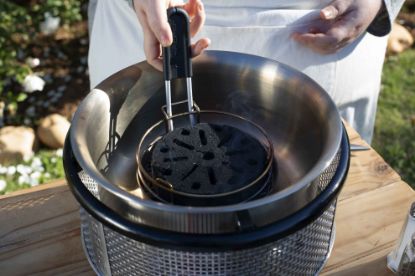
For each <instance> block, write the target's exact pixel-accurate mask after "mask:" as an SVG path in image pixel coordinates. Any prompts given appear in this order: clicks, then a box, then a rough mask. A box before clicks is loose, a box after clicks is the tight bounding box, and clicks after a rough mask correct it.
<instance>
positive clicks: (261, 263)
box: [80, 202, 336, 276]
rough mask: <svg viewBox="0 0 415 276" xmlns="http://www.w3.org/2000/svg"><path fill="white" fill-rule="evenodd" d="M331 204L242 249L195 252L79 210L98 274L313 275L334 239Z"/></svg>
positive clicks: (86, 247)
mask: <svg viewBox="0 0 415 276" xmlns="http://www.w3.org/2000/svg"><path fill="white" fill-rule="evenodd" d="M335 206H336V202H333V203H332V204H331V205H330V206H329V208H328V209H327V210H325V211H324V212H323V214H322V215H321V216H320V217H318V218H317V219H316V220H315V221H313V222H312V223H310V224H309V225H308V226H306V227H304V228H303V229H301V230H299V231H297V232H295V233H293V234H291V235H288V236H286V237H284V238H282V239H279V240H276V241H274V242H271V243H269V244H266V245H263V246H259V247H254V248H250V249H243V250H233V251H223V252H197V251H190V250H176V249H169V248H163V247H157V246H153V245H149V244H146V243H142V242H138V241H136V240H133V239H130V238H128V237H126V236H124V235H122V234H119V233H118V232H116V231H113V230H111V229H109V228H108V227H106V226H104V225H103V224H101V223H100V222H98V221H97V220H96V219H94V218H93V217H92V216H91V215H89V214H88V213H87V212H86V211H85V210H84V209H81V211H80V213H81V233H82V243H83V245H84V250H85V253H86V256H87V257H88V260H89V262H90V264H91V266H92V268H93V269H94V271H95V272H96V273H97V274H98V275H189V276H192V275H215V276H216V275H219V276H229V275H317V274H318V273H319V272H320V271H321V269H322V268H323V267H324V265H325V263H326V261H327V259H328V257H329V255H330V251H331V249H332V245H333V243H334V233H335V230H334V214H335Z"/></svg>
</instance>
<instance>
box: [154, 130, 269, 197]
mask: <svg viewBox="0 0 415 276" xmlns="http://www.w3.org/2000/svg"><path fill="white" fill-rule="evenodd" d="M150 155H151V156H150V157H149V159H150V160H149V163H150V171H151V174H152V176H153V178H155V179H163V180H165V181H167V182H169V183H170V184H171V185H172V188H173V190H174V191H178V192H183V193H189V194H199V195H215V194H221V193H226V192H231V191H234V190H237V189H240V188H243V187H244V186H246V185H248V184H250V183H251V182H253V181H254V180H256V179H257V178H258V177H259V176H260V175H261V174H262V173H263V172H264V170H265V167H266V162H267V152H266V150H265V148H264V147H263V145H262V144H261V143H260V142H259V141H257V140H256V139H255V138H254V137H252V136H251V135H249V134H247V133H245V132H243V131H241V130H239V129H237V128H235V127H231V126H227V125H216V124H207V123H200V124H197V125H195V126H194V127H190V126H189V127H184V128H176V129H174V130H173V131H171V132H169V133H167V134H166V135H164V136H163V137H162V138H161V139H160V140H158V141H157V142H156V143H155V144H154V146H153V148H152V150H151V154H150Z"/></svg>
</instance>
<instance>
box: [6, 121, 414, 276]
mask: <svg viewBox="0 0 415 276" xmlns="http://www.w3.org/2000/svg"><path fill="white" fill-rule="evenodd" d="M347 129H348V133H349V136H350V140H351V142H352V143H356V144H360V145H365V143H364V142H363V141H362V140H361V139H360V137H359V135H358V134H357V133H356V132H355V131H354V130H353V129H351V128H349V127H347ZM412 200H415V195H414V192H413V191H412V189H410V188H409V186H407V185H406V184H405V183H404V182H401V180H400V177H399V175H398V174H396V173H395V172H394V171H393V170H392V169H391V168H390V167H389V166H388V165H387V164H386V163H385V162H384V160H383V159H382V158H381V157H380V156H379V155H378V154H377V153H376V152H375V151H373V150H370V151H363V152H354V153H352V159H351V167H350V171H349V175H348V179H347V181H346V184H345V187H344V189H343V191H342V192H341V194H340V197H339V203H338V207H337V214H336V225H337V227H336V228H337V232H336V242H335V245H334V250H333V253H332V256H331V258H330V259H329V262H328V264H327V266H326V268H325V270H324V272H323V274H324V275H353V274H356V275H389V274H390V273H389V272H388V270H387V269H386V258H385V256H386V254H387V253H389V252H390V251H391V250H392V248H393V246H394V245H395V242H396V239H397V238H398V233H399V231H400V229H401V227H402V223H403V220H404V217H405V215H406V212H407V210H408V208H409V204H410V202H411V201H412ZM78 208H79V207H78V204H77V203H76V201H75V199H74V198H73V196H72V194H71V193H70V191H69V190H68V187H67V186H66V184H65V181H58V182H55V183H51V184H47V185H41V186H38V187H35V188H32V189H28V190H24V191H20V192H17V193H13V194H10V195H6V196H1V197H0V220H1V221H2V225H1V227H0V271H1V274H2V275H28V274H29V275H93V272H92V270H91V268H90V267H89V264H88V262H87V261H86V258H85V256H84V254H83V250H82V246H81V243H80V230H79V226H80V222H79V215H78Z"/></svg>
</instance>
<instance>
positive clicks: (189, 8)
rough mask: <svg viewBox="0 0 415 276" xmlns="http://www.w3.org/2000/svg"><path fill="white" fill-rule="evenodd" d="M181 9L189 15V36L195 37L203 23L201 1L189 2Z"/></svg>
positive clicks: (203, 15) (193, 0) (203, 12)
mask: <svg viewBox="0 0 415 276" xmlns="http://www.w3.org/2000/svg"><path fill="white" fill-rule="evenodd" d="M183 9H184V10H185V11H186V12H187V13H188V14H189V17H190V30H189V32H190V35H191V36H192V37H193V36H195V35H196V34H197V33H198V32H199V30H200V29H201V28H202V27H203V24H204V23H205V19H206V14H205V8H204V6H203V3H202V1H200V0H190V1H189V2H188V3H187V4H185V5H184V6H183Z"/></svg>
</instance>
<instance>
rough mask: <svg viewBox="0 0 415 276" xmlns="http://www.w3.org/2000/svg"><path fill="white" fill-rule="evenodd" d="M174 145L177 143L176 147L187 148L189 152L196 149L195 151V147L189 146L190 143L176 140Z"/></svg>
mask: <svg viewBox="0 0 415 276" xmlns="http://www.w3.org/2000/svg"><path fill="white" fill-rule="evenodd" d="M173 143H175V144H176V145H178V146H179V147H182V148H186V149H188V150H194V149H195V147H194V146H192V145H189V144H188V143H185V142H183V141H180V140H179V139H174V140H173Z"/></svg>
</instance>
